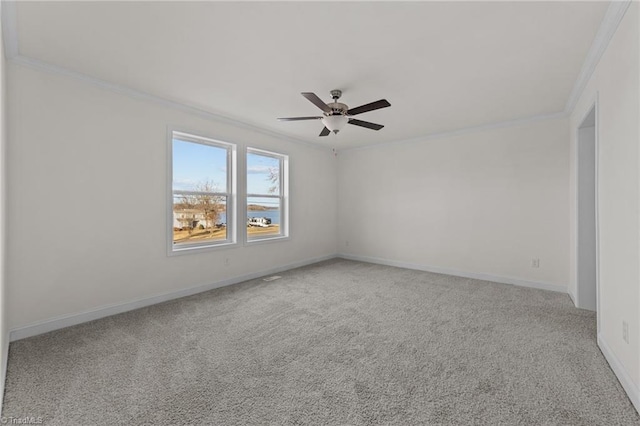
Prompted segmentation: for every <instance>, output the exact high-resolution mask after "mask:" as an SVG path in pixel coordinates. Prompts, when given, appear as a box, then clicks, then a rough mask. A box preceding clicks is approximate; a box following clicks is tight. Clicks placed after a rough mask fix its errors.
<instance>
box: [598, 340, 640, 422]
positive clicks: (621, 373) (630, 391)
mask: <svg viewBox="0 0 640 426" xmlns="http://www.w3.org/2000/svg"><path fill="white" fill-rule="evenodd" d="M598 347H599V348H600V351H601V352H602V355H604V357H605V359H606V360H607V362H608V363H609V365H610V366H611V369H612V370H613V373H614V374H615V375H616V377H617V378H618V381H619V382H620V384H621V385H622V387H623V388H624V390H625V392H626V393H627V396H628V397H629V400H630V401H631V403H632V404H633V406H634V407H635V409H636V411H637V412H638V413H640V389H638V386H637V385H636V384H635V383H634V381H633V380H632V379H631V376H629V373H628V372H627V370H626V369H625V368H624V366H623V365H622V363H621V362H620V360H619V359H618V357H616V356H615V354H614V353H613V351H612V350H611V348H610V347H609V345H607V342H606V341H605V340H604V338H602V336H601V335H600V333H598Z"/></svg>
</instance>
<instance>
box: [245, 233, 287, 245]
mask: <svg viewBox="0 0 640 426" xmlns="http://www.w3.org/2000/svg"><path fill="white" fill-rule="evenodd" d="M290 239H291V237H289V236H288V235H275V236H273V237H262V238H254V239H251V240H246V241H245V243H244V245H245V246H253V245H259V244H266V243H275V242H279V241H288V240H290Z"/></svg>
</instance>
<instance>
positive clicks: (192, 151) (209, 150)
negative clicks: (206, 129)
mask: <svg viewBox="0 0 640 426" xmlns="http://www.w3.org/2000/svg"><path fill="white" fill-rule="evenodd" d="M205 182H212V183H214V184H215V186H216V191H220V192H226V186H227V150H226V149H224V148H220V147H217V146H211V145H205V144H200V143H194V142H185V141H182V140H179V139H174V140H173V190H174V191H197V190H198V185H199V184H202V183H205Z"/></svg>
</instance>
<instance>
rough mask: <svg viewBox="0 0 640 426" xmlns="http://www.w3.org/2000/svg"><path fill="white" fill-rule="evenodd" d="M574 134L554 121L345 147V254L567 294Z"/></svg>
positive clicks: (342, 218) (342, 173) (342, 244)
mask: <svg viewBox="0 0 640 426" xmlns="http://www.w3.org/2000/svg"><path fill="white" fill-rule="evenodd" d="M568 138H569V129H568V122H567V120H566V119H551V120H545V121H539V122H532V123H528V124H519V125H514V126H512V127H507V128H498V129H492V130H479V131H474V132H469V133H465V134H460V135H457V136H449V137H443V138H438V139H434V140H424V141H421V142H408V143H398V144H393V143H391V144H385V145H379V146H374V147H370V148H366V149H354V150H348V151H341V152H340V153H339V172H340V178H339V182H340V186H339V202H338V205H339V221H338V223H339V230H340V233H339V250H340V252H342V253H344V254H346V255H348V256H350V257H354V258H360V259H372V260H375V261H383V262H385V263H391V264H397V265H400V266H409V267H415V268H418V269H427V270H436V271H443V272H450V273H453V274H460V275H467V276H481V277H486V278H489V279H495V280H500V281H503V282H519V281H526V282H528V283H529V284H534V285H535V284H540V286H541V287H545V288H554V289H557V290H561V291H566V287H567V282H568V279H569V275H568V264H569V263H568V262H569V257H568V256H569V233H568V226H569V220H568V217H567V211H568V206H569V199H568V198H569V192H568V185H569V144H568ZM347 242H348V246H347ZM534 258H539V259H540V267H539V268H532V265H531V262H532V259H534Z"/></svg>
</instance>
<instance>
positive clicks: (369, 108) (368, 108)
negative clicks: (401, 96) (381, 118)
mask: <svg viewBox="0 0 640 426" xmlns="http://www.w3.org/2000/svg"><path fill="white" fill-rule="evenodd" d="M390 106H391V104H390V103H389V102H388V101H387V100H386V99H380V100H379V101H375V102H371V103H370V104H366V105H360V106H359V107H355V108H351V109H350V110H349V111H347V114H349V115H358V114H362V113H363V112H368V111H373V110H375V109H380V108H386V107H390Z"/></svg>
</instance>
